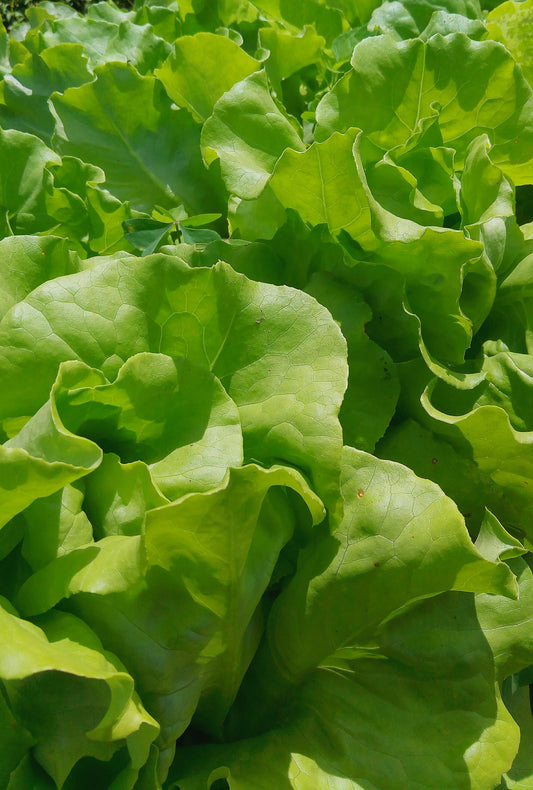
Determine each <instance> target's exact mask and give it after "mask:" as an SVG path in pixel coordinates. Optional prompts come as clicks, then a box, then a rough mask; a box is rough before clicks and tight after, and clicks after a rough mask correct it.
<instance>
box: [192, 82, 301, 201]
mask: <svg viewBox="0 0 533 790" xmlns="http://www.w3.org/2000/svg"><path fill="white" fill-rule="evenodd" d="M286 148H293V149H295V150H296V151H303V150H305V146H304V144H303V142H302V140H301V138H300V135H299V134H298V132H297V131H296V129H295V128H294V127H293V126H292V124H291V123H290V121H289V120H288V118H287V117H286V116H285V115H283V114H282V113H281V112H280V110H279V109H278V107H277V105H276V104H275V103H274V100H273V99H272V97H271V95H270V93H269V90H268V85H267V80H266V75H265V73H264V72H263V71H260V72H258V73H257V74H252V75H251V76H250V77H247V78H246V79H244V80H242V81H241V82H238V83H237V84H236V85H234V86H233V88H231V90H229V91H228V92H227V93H225V94H224V95H223V96H222V97H221V98H220V99H219V100H218V102H217V103H216V104H215V107H214V110H213V114H212V116H211V117H210V118H208V119H207V121H206V122H205V124H204V127H203V130H202V150H203V151H204V157H205V159H206V161H207V162H208V163H210V162H212V161H213V160H214V159H215V158H217V157H218V159H220V166H221V170H222V177H223V178H224V182H225V184H226V187H227V189H228V191H229V192H231V193H233V194H235V195H238V196H239V197H241V198H254V197H257V196H258V195H259V193H260V192H261V190H262V189H263V187H264V186H265V184H266V182H267V181H268V178H269V176H270V174H271V173H272V171H273V169H274V165H275V163H276V161H277V160H278V159H279V157H280V156H281V154H282V153H283V151H284V150H285V149H286Z"/></svg>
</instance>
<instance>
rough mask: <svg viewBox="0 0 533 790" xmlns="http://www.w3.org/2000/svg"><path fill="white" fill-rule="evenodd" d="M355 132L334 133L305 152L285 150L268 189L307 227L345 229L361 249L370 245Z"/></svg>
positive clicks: (334, 232)
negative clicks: (355, 159) (292, 210)
mask: <svg viewBox="0 0 533 790" xmlns="http://www.w3.org/2000/svg"><path fill="white" fill-rule="evenodd" d="M357 133H358V130H357V129H350V130H349V131H348V132H346V133H345V134H343V135H340V134H334V135H332V136H331V137H330V138H329V140H326V141H325V142H323V143H314V144H313V145H312V146H311V147H310V148H308V149H307V151H305V152H297V151H291V150H287V151H285V153H283V155H282V156H281V158H280V160H279V161H278V163H277V165H276V168H275V170H274V174H273V176H272V178H271V180H270V186H271V188H272V191H273V192H274V194H275V195H276V197H277V198H278V200H279V201H280V202H281V204H282V205H283V206H285V207H286V208H292V209H294V210H295V211H298V212H299V214H300V216H301V217H302V219H303V220H304V221H305V222H311V223H312V224H313V225H318V224H320V223H327V225H328V227H329V229H330V231H331V233H332V234H337V233H338V232H339V231H340V230H345V231H346V232H347V233H349V234H350V235H351V236H353V237H354V238H356V239H358V240H359V241H360V243H361V244H363V245H364V244H365V242H366V244H367V245H372V244H373V233H372V230H371V218H370V209H369V205H368V198H367V195H366V191H365V189H364V187H363V184H362V183H361V181H360V178H359V174H358V172H357V168H356V163H355V161H354V157H353V154H352V148H353V145H354V142H355V140H356V137H357Z"/></svg>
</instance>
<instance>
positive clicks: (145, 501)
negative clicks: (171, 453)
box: [83, 453, 168, 540]
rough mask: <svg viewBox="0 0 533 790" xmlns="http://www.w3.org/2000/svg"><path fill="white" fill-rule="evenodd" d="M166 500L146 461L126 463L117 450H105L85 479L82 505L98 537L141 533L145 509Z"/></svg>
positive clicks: (161, 503)
mask: <svg viewBox="0 0 533 790" xmlns="http://www.w3.org/2000/svg"><path fill="white" fill-rule="evenodd" d="M167 502H168V500H167V498H166V497H165V496H163V495H162V494H161V491H160V490H159V489H158V488H157V486H156V485H155V484H154V480H153V479H152V475H151V474H150V470H149V468H148V466H147V465H146V464H145V463H144V462H143V461H132V462H130V463H127V464H123V463H121V461H120V459H119V457H118V456H117V455H115V454H114V453H105V454H104V457H103V459H102V463H101V464H100V466H99V467H98V469H96V470H95V471H94V472H93V473H92V474H91V475H89V476H88V477H87V479H86V481H85V497H84V500H83V508H84V511H85V512H86V513H87V515H88V517H89V519H90V523H91V525H92V529H93V530H94V534H95V537H96V539H97V540H98V539H99V538H104V537H108V536H110V535H140V534H141V531H142V527H143V524H144V517H145V515H146V512H147V511H148V510H151V509H152V508H154V507H160V506H161V505H165V504H167Z"/></svg>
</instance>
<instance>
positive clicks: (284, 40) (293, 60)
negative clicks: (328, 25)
mask: <svg viewBox="0 0 533 790" xmlns="http://www.w3.org/2000/svg"><path fill="white" fill-rule="evenodd" d="M259 42H260V44H261V46H262V47H263V48H264V49H266V50H268V52H269V56H268V59H267V61H266V63H265V69H266V72H267V74H268V77H269V80H270V82H271V83H272V86H273V87H274V90H275V91H276V94H277V95H278V96H280V97H281V96H282V94H281V89H282V88H281V82H282V80H285V79H287V77H290V76H292V75H293V74H295V73H296V72H297V71H300V69H303V68H305V67H306V66H310V65H311V64H313V63H321V62H322V59H323V50H324V47H325V45H326V41H325V39H324V38H323V37H322V36H319V35H317V32H316V30H315V28H314V27H312V26H310V25H305V27H304V29H303V30H302V32H301V33H298V35H291V33H290V31H288V30H277V29H276V28H273V27H263V28H261V29H260V31H259Z"/></svg>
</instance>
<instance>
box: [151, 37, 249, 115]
mask: <svg viewBox="0 0 533 790" xmlns="http://www.w3.org/2000/svg"><path fill="white" fill-rule="evenodd" d="M259 66H260V64H259V62H258V61H257V60H255V59H254V58H251V57H250V55H247V54H246V52H244V50H242V49H241V48H240V47H238V46H237V44H235V43H234V42H233V41H231V40H230V39H229V38H226V37H224V36H218V35H214V34H213V33H197V34H196V35H195V36H182V37H181V38H179V39H178V40H177V41H176V42H175V44H174V48H173V50H172V52H171V53H170V55H169V56H168V58H167V59H166V61H165V62H164V63H163V65H162V66H161V68H159V69H157V70H156V71H155V75H156V77H157V78H158V79H160V80H161V82H162V83H163V85H164V86H165V90H166V92H167V93H168V95H169V96H170V98H171V99H172V100H173V101H175V102H176V104H177V105H178V106H179V107H187V109H188V110H190V111H191V112H192V114H193V116H194V117H195V118H196V119H197V120H199V121H202V122H203V121H205V120H206V119H207V118H208V117H209V116H210V115H211V113H212V112H213V108H214V106H215V104H216V102H217V101H218V99H220V97H221V96H222V94H223V93H226V91H229V90H230V88H231V87H232V86H233V85H235V83H236V82H240V81H241V80H243V79H244V78H245V77H248V76H249V75H250V74H252V73H253V72H254V71H257V69H258V68H259Z"/></svg>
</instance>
